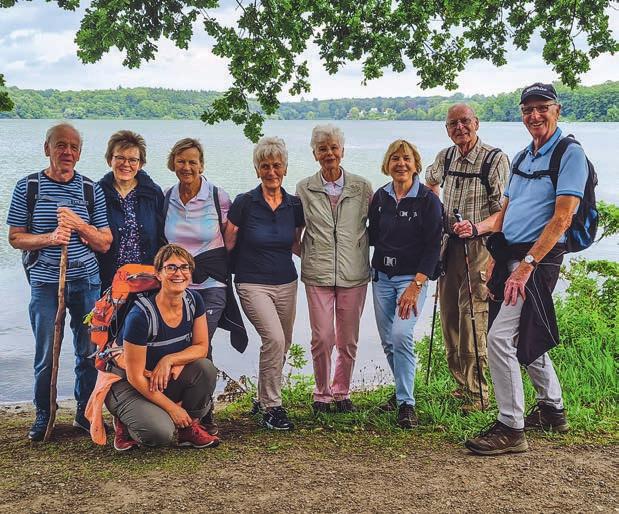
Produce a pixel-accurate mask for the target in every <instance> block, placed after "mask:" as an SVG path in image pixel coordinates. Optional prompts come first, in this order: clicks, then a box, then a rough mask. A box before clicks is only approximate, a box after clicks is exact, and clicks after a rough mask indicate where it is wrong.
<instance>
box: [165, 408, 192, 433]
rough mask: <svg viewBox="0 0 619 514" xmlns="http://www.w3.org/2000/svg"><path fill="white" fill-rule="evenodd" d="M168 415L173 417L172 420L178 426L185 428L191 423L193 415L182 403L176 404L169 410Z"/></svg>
mask: <svg viewBox="0 0 619 514" xmlns="http://www.w3.org/2000/svg"><path fill="white" fill-rule="evenodd" d="M168 416H170V417H171V418H172V422H173V423H174V425H175V426H177V427H178V428H185V427H188V426H189V425H191V423H192V421H193V420H192V419H191V416H190V415H189V414H188V413H187V411H186V410H185V409H183V408H182V407H181V406H180V405H177V404H176V403H175V404H174V407H172V408H170V410H169V411H168Z"/></svg>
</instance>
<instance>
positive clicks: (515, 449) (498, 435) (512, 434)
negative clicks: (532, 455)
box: [464, 420, 529, 455]
mask: <svg viewBox="0 0 619 514" xmlns="http://www.w3.org/2000/svg"><path fill="white" fill-rule="evenodd" d="M464 446H466V447H467V448H468V449H469V450H471V451H472V452H473V453H477V454H478V455H500V454H502V453H520V452H526V451H527V450H528V449H529V444H528V443H527V438H526V437H525V435H524V430H523V429H516V428H511V427H508V426H507V425H505V424H503V423H501V422H500V421H498V420H497V421H495V422H494V423H492V425H490V427H488V429H486V430H482V431H481V432H480V433H479V435H478V436H477V437H474V438H472V439H468V440H467V441H466V442H465V443H464Z"/></svg>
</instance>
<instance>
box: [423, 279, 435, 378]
mask: <svg viewBox="0 0 619 514" xmlns="http://www.w3.org/2000/svg"><path fill="white" fill-rule="evenodd" d="M437 303H438V282H437V283H436V291H434V309H433V310H432V328H431V329H430V349H429V350H428V367H427V369H426V385H428V382H429V381H430V365H431V363H432V341H433V340H434V325H435V323H436V304H437Z"/></svg>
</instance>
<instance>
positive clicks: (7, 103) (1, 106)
mask: <svg viewBox="0 0 619 514" xmlns="http://www.w3.org/2000/svg"><path fill="white" fill-rule="evenodd" d="M3 89H4V75H2V74H1V73H0V111H10V110H12V109H13V107H14V104H13V102H12V101H11V99H10V98H9V94H8V93H7V92H6V91H4V90H3Z"/></svg>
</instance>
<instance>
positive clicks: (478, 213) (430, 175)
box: [426, 138, 509, 228]
mask: <svg viewBox="0 0 619 514" xmlns="http://www.w3.org/2000/svg"><path fill="white" fill-rule="evenodd" d="M493 148H494V147H493V146H490V145H487V144H485V143H483V142H482V141H481V139H479V138H477V143H475V146H474V147H473V149H472V150H471V151H470V152H469V153H468V154H467V155H466V156H464V157H463V156H462V154H461V153H460V150H459V149H458V147H456V151H455V152H454V155H453V159H452V161H451V171H459V172H462V173H471V174H474V173H480V171H481V165H482V162H483V161H484V159H485V158H486V155H487V154H488V152H490V150H492V149H493ZM448 149H449V148H444V149H443V150H441V151H440V152H439V153H438V155H437V156H436V159H435V160H434V162H433V163H432V164H431V165H430V166H428V169H427V170H426V184H428V185H435V184H439V185H440V184H441V183H442V182H443V173H444V164H445V155H446V154H447V150H448ZM508 175H509V159H508V158H507V155H505V154H504V153H503V152H500V153H499V154H498V155H496V156H495V157H494V160H493V161H492V167H491V168H490V174H489V176H488V180H489V182H490V190H491V194H490V196H488V194H487V192H486V188H485V187H484V185H483V184H482V183H481V180H480V179H476V178H473V179H463V178H462V177H460V178H458V177H453V176H447V177H446V178H445V183H444V184H443V203H444V204H445V211H446V213H447V219H448V226H449V227H450V228H451V227H452V226H453V224H454V223H455V222H456V218H455V216H454V214H453V210H454V209H456V208H457V209H458V211H460V214H462V219H465V220H471V221H472V222H473V223H479V222H480V221H482V220H485V219H486V218H488V217H489V216H490V215H491V214H494V213H495V212H498V211H500V210H501V201H502V198H503V189H504V187H505V183H506V181H507V177H508Z"/></svg>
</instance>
